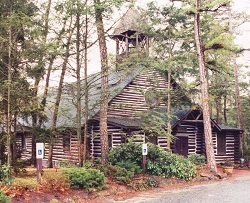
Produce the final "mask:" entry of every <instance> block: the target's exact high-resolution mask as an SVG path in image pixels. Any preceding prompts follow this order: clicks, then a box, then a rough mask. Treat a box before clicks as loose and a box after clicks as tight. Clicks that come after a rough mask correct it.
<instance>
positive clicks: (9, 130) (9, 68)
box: [6, 0, 13, 166]
mask: <svg viewBox="0 0 250 203" xmlns="http://www.w3.org/2000/svg"><path fill="white" fill-rule="evenodd" d="M12 9H13V1H12V0H10V10H9V11H10V14H9V15H10V17H11V16H12ZM8 52H9V53H8V93H7V94H8V95H7V115H6V128H7V129H6V132H7V153H8V155H7V165H8V166H10V165H11V162H12V160H11V157H12V152H11V102H10V99H11V80H12V77H11V74H12V71H11V69H12V60H11V59H12V27H11V26H10V27H9V50H8Z"/></svg>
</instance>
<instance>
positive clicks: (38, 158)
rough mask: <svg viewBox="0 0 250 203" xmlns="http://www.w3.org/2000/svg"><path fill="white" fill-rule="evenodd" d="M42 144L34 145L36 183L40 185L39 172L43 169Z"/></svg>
mask: <svg viewBox="0 0 250 203" xmlns="http://www.w3.org/2000/svg"><path fill="white" fill-rule="evenodd" d="M43 157H44V143H36V169H37V182H38V183H41V172H42V169H43Z"/></svg>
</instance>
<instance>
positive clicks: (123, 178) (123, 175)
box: [115, 166, 135, 183]
mask: <svg viewBox="0 0 250 203" xmlns="http://www.w3.org/2000/svg"><path fill="white" fill-rule="evenodd" d="M134 175H135V174H134V171H133V170H132V171H129V170H127V169H125V168H122V167H119V166H117V171H116V172H115V179H116V181H117V182H123V183H128V182H129V181H131V180H132V179H133V177H134Z"/></svg>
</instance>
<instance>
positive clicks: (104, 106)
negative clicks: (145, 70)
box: [94, 0, 109, 165]
mask: <svg viewBox="0 0 250 203" xmlns="http://www.w3.org/2000/svg"><path fill="white" fill-rule="evenodd" d="M94 6H95V17H96V27H97V35H98V41H99V49H100V57H101V102H100V140H101V154H102V155H101V159H102V165H105V164H106V154H107V152H108V150H109V145H108V127H107V111H108V56H107V46H106V39H105V32H104V25H103V19H102V13H103V8H102V6H101V3H100V0H94Z"/></svg>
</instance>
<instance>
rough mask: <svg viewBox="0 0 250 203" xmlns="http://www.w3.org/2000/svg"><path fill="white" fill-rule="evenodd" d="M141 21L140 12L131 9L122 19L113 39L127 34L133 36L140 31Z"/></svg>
mask: <svg viewBox="0 0 250 203" xmlns="http://www.w3.org/2000/svg"><path fill="white" fill-rule="evenodd" d="M139 20H140V13H139V11H138V10H137V9H135V8H130V9H129V10H128V11H127V12H126V13H125V15H124V16H123V17H122V18H121V19H120V22H119V23H118V25H117V26H116V28H115V30H114V33H113V37H118V36H121V35H124V34H125V33H126V32H127V33H128V34H129V35H133V34H134V33H135V32H136V31H138V24H139V23H138V21H139Z"/></svg>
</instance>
